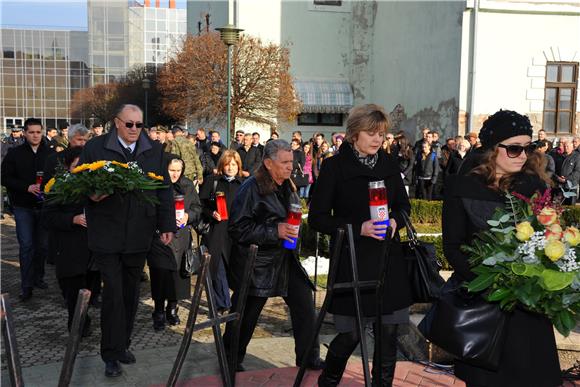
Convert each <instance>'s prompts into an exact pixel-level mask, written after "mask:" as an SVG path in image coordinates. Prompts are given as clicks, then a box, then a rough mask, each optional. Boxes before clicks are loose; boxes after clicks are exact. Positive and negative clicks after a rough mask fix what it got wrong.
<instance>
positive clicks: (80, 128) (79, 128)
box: [68, 124, 89, 138]
mask: <svg viewBox="0 0 580 387" xmlns="http://www.w3.org/2000/svg"><path fill="white" fill-rule="evenodd" d="M77 134H80V135H81V136H86V135H87V134H89V130H88V129H87V127H86V126H84V125H83V124H74V125H71V127H70V128H68V138H73V137H74V136H76V135H77Z"/></svg>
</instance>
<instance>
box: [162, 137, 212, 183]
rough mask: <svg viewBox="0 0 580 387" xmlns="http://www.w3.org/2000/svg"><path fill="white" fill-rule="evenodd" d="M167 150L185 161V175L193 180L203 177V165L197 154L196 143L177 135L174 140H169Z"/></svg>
mask: <svg viewBox="0 0 580 387" xmlns="http://www.w3.org/2000/svg"><path fill="white" fill-rule="evenodd" d="M165 152H169V153H173V154H175V155H177V156H179V157H181V159H182V160H183V162H184V163H185V173H184V175H185V177H187V178H188V179H190V180H192V181H196V180H201V179H203V167H202V166H201V161H200V159H199V156H198V155H197V149H196V148H195V145H193V143H191V142H190V141H189V140H188V139H186V138H185V137H179V136H178V137H175V139H174V140H173V141H170V142H167V147H166V148H165Z"/></svg>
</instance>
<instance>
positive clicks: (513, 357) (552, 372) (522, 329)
mask: <svg viewBox="0 0 580 387" xmlns="http://www.w3.org/2000/svg"><path fill="white" fill-rule="evenodd" d="M512 123H515V126H512ZM480 139H481V143H482V147H481V149H482V151H483V155H482V159H481V163H480V165H479V166H478V167H476V168H475V169H473V170H472V171H471V172H470V173H468V174H467V175H456V176H450V178H449V185H448V189H446V191H445V193H446V195H445V198H444V201H443V250H444V253H445V257H446V258H447V260H448V261H449V263H451V265H452V266H453V269H454V273H453V275H452V277H451V279H450V281H456V282H462V281H469V280H472V279H474V278H475V276H476V275H475V274H474V273H473V272H472V271H471V268H470V264H469V257H468V256H467V255H466V254H465V253H464V252H463V251H462V250H461V248H460V247H461V246H462V245H464V244H470V243H472V241H473V237H474V234H475V233H477V232H479V231H482V230H484V229H488V227H489V225H488V224H487V220H489V219H491V217H492V216H493V214H494V212H495V210H496V208H499V207H502V206H504V205H505V194H504V192H513V191H516V192H518V193H520V194H522V195H524V196H527V197H530V196H531V195H533V194H534V193H536V191H538V190H540V191H541V192H543V190H544V189H545V188H546V186H547V183H548V182H549V178H548V177H547V176H546V174H545V171H544V170H543V168H542V160H541V157H542V155H541V154H538V153H537V152H534V151H533V146H530V145H531V141H532V126H531V124H530V121H529V119H528V118H527V117H525V116H522V115H520V114H518V113H516V112H512V111H509V110H500V111H499V112H497V113H495V114H494V115H492V116H490V117H489V118H488V119H487V120H486V121H485V122H484V123H483V128H482V129H481V131H480ZM506 318H507V325H506V328H505V329H506V333H505V337H506V338H505V342H504V343H503V345H502V350H501V360H500V364H499V367H498V369H496V370H490V369H485V368H481V367H477V366H475V365H473V364H471V363H469V362H468V361H466V360H463V359H457V360H456V361H455V375H456V376H458V377H459V378H461V379H462V380H463V381H465V382H466V383H467V385H468V386H482V387H527V386H534V387H552V386H560V385H561V384H562V380H561V376H560V366H559V361H558V352H557V349H556V341H555V338H554V330H553V328H552V324H551V323H550V320H549V319H548V318H546V317H545V316H542V315H540V314H537V313H530V312H527V311H526V310H525V309H524V308H514V310H513V311H512V312H510V313H507V314H506ZM453 334H454V332H449V335H453ZM470 334H476V332H470ZM530 364H534V365H536V366H534V367H530Z"/></svg>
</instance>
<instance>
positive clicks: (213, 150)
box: [201, 142, 222, 179]
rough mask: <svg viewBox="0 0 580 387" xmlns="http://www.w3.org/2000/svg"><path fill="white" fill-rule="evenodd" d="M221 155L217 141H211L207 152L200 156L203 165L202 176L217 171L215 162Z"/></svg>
mask: <svg viewBox="0 0 580 387" xmlns="http://www.w3.org/2000/svg"><path fill="white" fill-rule="evenodd" d="M220 157H222V150H221V146H220V144H219V143H217V142H212V143H211V145H210V146H209V152H206V153H204V154H203V155H202V156H201V165H202V167H203V178H204V179H205V178H206V177H208V176H211V175H215V174H216V173H217V164H218V161H219V159H220Z"/></svg>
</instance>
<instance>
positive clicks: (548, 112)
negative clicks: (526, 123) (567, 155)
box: [543, 62, 578, 134]
mask: <svg viewBox="0 0 580 387" xmlns="http://www.w3.org/2000/svg"><path fill="white" fill-rule="evenodd" d="M577 89H578V63H573V62H548V63H547V64H546V86H545V96H544V121H543V128H544V130H545V131H546V132H548V133H562V134H565V133H568V134H569V133H572V128H573V127H574V115H575V110H576V109H575V108H576V92H577Z"/></svg>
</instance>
